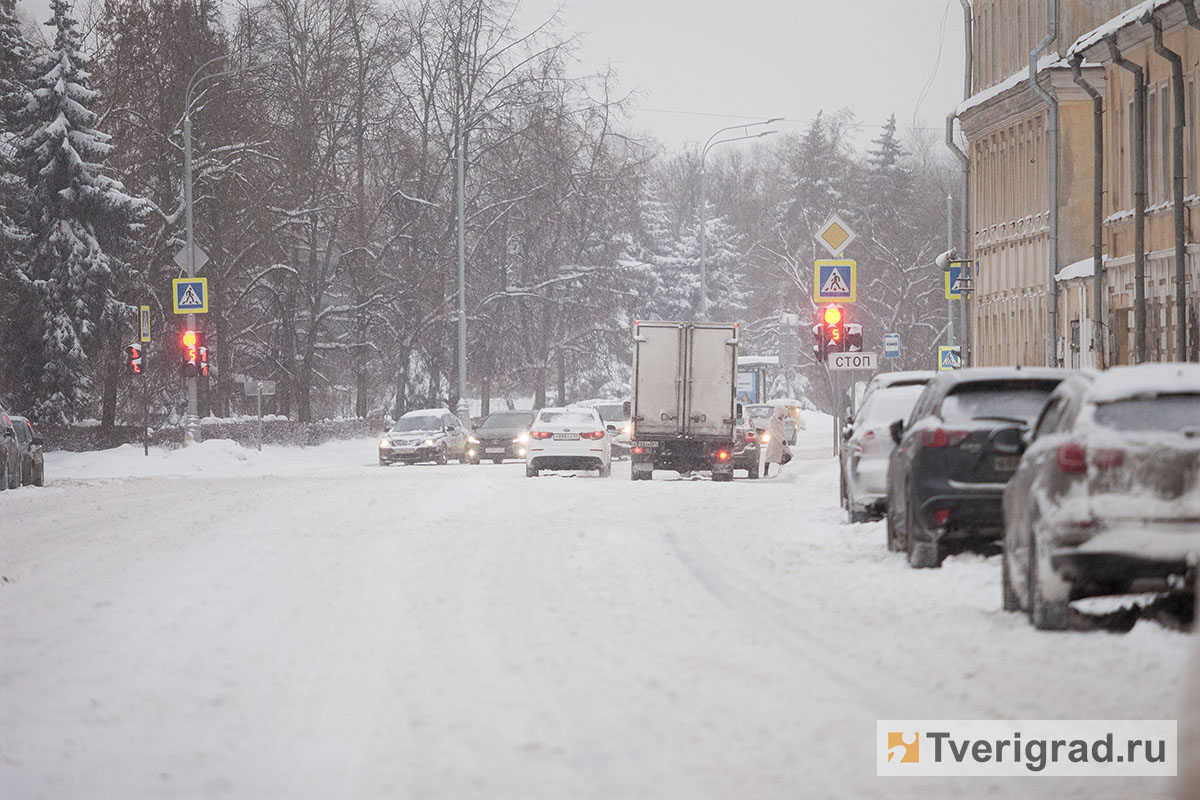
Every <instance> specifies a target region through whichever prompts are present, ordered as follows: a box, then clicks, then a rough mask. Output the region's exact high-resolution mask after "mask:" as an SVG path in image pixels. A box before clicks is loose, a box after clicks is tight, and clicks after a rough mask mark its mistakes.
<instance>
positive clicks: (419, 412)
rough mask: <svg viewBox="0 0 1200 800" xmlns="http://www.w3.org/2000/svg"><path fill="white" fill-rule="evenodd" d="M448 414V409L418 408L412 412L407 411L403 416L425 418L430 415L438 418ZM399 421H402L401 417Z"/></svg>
mask: <svg viewBox="0 0 1200 800" xmlns="http://www.w3.org/2000/svg"><path fill="white" fill-rule="evenodd" d="M449 413H450V409H448V408H418V409H415V410H413V411H409V412H407V413H405V415H404V416H405V417H425V416H430V415H433V414H436V415H438V416H439V417H440V416H441V415H442V414H449ZM401 419H403V417H401Z"/></svg>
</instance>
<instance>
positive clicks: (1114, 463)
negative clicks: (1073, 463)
mask: <svg viewBox="0 0 1200 800" xmlns="http://www.w3.org/2000/svg"><path fill="white" fill-rule="evenodd" d="M1092 463H1093V464H1095V465H1096V469H1112V468H1113V467H1119V466H1121V465H1122V464H1124V463H1125V451H1124V450H1117V449H1116V448H1111V447H1106V448H1099V449H1096V450H1093V451H1092Z"/></svg>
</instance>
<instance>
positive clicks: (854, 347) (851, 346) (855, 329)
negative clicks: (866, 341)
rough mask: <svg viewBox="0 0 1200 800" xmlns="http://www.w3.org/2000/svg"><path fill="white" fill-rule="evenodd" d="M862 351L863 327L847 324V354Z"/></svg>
mask: <svg viewBox="0 0 1200 800" xmlns="http://www.w3.org/2000/svg"><path fill="white" fill-rule="evenodd" d="M861 351H862V325H858V324H856V323H853V322H850V323H847V324H846V352H847V353H858V352H861Z"/></svg>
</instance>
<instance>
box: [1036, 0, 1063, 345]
mask: <svg viewBox="0 0 1200 800" xmlns="http://www.w3.org/2000/svg"><path fill="white" fill-rule="evenodd" d="M1057 38H1058V0H1050V2H1049V3H1047V4H1046V36H1045V38H1043V39H1042V40H1041V41H1040V42H1038V45H1037V47H1035V48H1034V49H1033V52H1031V53H1030V54H1029V87H1030V88H1031V89H1033V92H1034V94H1036V95H1037V96H1038V97H1040V98H1042V100H1043V101H1045V103H1046V105H1047V107H1048V109H1049V122H1048V123H1047V125H1046V148H1047V150H1048V155H1049V158H1050V164H1049V170H1048V172H1049V177H1050V275H1049V278H1048V280H1047V282H1046V365H1047V366H1050V367H1053V366H1056V365H1057V364H1058V281H1057V280H1056V279H1055V275H1057V274H1058V101H1057V100H1055V99H1054V96H1053V95H1051V94H1050V93H1049V92H1047V91H1046V90H1045V89H1043V88H1042V87H1041V85H1040V84H1038V79H1037V76H1038V61H1039V60H1040V59H1041V57H1042V54H1043V53H1045V52H1046V48H1048V47H1049V46H1050V43H1051V42H1053V41H1054V40H1055V39H1057Z"/></svg>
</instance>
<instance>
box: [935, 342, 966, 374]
mask: <svg viewBox="0 0 1200 800" xmlns="http://www.w3.org/2000/svg"><path fill="white" fill-rule="evenodd" d="M961 367H962V348H960V347H957V346H955V347H939V348H938V371H943V370H950V369H959V368H961Z"/></svg>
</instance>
